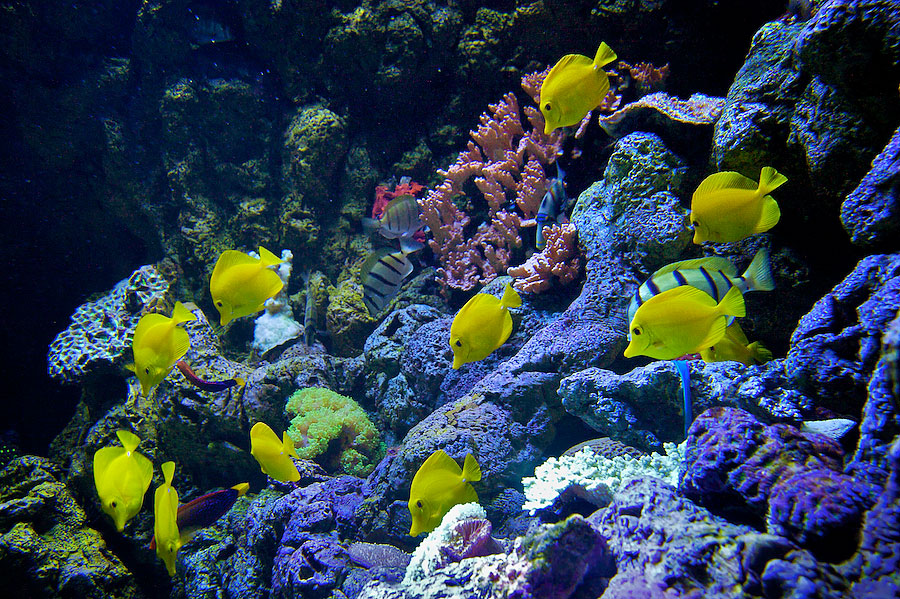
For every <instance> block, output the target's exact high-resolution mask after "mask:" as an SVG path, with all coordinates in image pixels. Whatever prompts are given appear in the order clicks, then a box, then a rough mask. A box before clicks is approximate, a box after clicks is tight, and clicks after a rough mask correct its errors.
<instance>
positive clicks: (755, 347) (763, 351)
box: [747, 341, 774, 364]
mask: <svg viewBox="0 0 900 599" xmlns="http://www.w3.org/2000/svg"><path fill="white" fill-rule="evenodd" d="M747 349H748V350H750V355H751V356H753V359H754V360H756V362H757V363H758V364H765V363H766V362H771V361H772V358H773V357H774V356H772V352H770V351H769V350H768V349H767V348H766V347H765V346H764V345H763V344H762V343H760V342H759V341H754V342H753V343H751V344H750V345H748V346H747Z"/></svg>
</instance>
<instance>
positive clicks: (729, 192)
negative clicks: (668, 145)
mask: <svg viewBox="0 0 900 599" xmlns="http://www.w3.org/2000/svg"><path fill="white" fill-rule="evenodd" d="M786 182H787V177H785V176H784V175H782V174H781V173H779V172H778V171H776V170H775V169H774V168H772V167H771V166H766V167H763V169H762V171H760V174H759V183H757V182H756V181H754V180H753V179H748V178H747V177H745V176H744V175H742V174H740V173H735V172H731V171H726V172H721V173H716V174H714V175H710V176H708V177H707V178H706V179H704V180H703V182H702V183H700V186H699V187H697V191H695V192H694V196H693V198H691V213H690V222H691V226H692V227H694V243H697V244H700V243H703V242H704V241H715V242H717V243H725V242H729V241H740V240H741V239H744V238H746V237H750V236H751V235H754V234H756V233H763V232H765V231H768V230H769V229H771V228H772V227H774V226H775V225H776V224H778V220H779V219H780V218H781V209H780V208H778V202H776V201H775V199H774V198H773V197H772V196H770V195H769V194H770V193H772V191H773V190H774V189H776V188H778V187H779V186H781V185H783V184H784V183H786Z"/></svg>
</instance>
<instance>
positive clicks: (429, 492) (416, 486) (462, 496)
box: [408, 449, 481, 537]
mask: <svg viewBox="0 0 900 599" xmlns="http://www.w3.org/2000/svg"><path fill="white" fill-rule="evenodd" d="M479 480H481V466H479V465H478V462H476V461H475V456H473V455H472V454H471V453H469V454H466V460H465V463H464V465H463V467H462V469H460V467H459V464H457V463H456V460H454V459H453V458H451V457H450V456H448V455H447V454H446V453H444V451H443V450H441V449H438V450H437V451H435V452H434V453H433V454H431V455H430V456H429V457H428V459H427V460H425V462H424V463H423V464H422V466H421V467H420V468H419V471H418V472H416V475H415V476H414V477H413V480H412V485H411V486H410V488H409V504H408V505H409V513H410V514H411V515H412V526H411V527H410V529H409V534H410V536H413V537H415V536H417V535H418V534H419V533H422V532H431V531H432V530H434V529H435V528H437V525H438V524H440V523H441V520H442V519H443V518H444V516H445V515H447V512H449V511H450V508H452V507H453V506H454V505H458V504H460V503H471V502H473V501H478V494H477V493H476V492H475V489H474V488H472V485H470V484H469V483H470V482H477V481H479Z"/></svg>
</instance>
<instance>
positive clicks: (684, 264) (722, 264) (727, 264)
mask: <svg viewBox="0 0 900 599" xmlns="http://www.w3.org/2000/svg"><path fill="white" fill-rule="evenodd" d="M701 267H703V268H705V269H707V270H714V271H715V270H721V271H722V272H724V273H725V274H726V275H728V276H729V277H733V276H736V275H737V268H735V266H734V264H732V262H731V261H730V260H728V259H726V258H722V257H720V256H707V257H705V258H694V259H692V260H682V261H681V262H673V263H671V264H666V265H665V266H663V267H662V268H660V269H659V270H657V271H656V272H655V273H653V274H652V275H650V278H651V279H652V278H653V277H656V276H658V275H664V274H666V273H669V272H673V271H675V270H694V269H698V268H701Z"/></svg>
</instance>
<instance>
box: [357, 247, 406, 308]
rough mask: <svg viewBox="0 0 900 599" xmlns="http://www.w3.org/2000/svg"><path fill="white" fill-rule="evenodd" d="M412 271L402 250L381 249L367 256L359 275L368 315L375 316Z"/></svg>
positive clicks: (395, 293)
mask: <svg viewBox="0 0 900 599" xmlns="http://www.w3.org/2000/svg"><path fill="white" fill-rule="evenodd" d="M412 270H413V265H412V262H410V260H409V258H408V257H407V256H406V253H405V252H403V250H394V249H390V248H381V249H379V250H375V251H374V252H372V253H371V254H369V257H368V258H366V261H365V262H364V263H363V265H362V269H361V270H360V273H359V278H360V281H361V282H362V286H363V302H364V303H365V304H366V308H368V309H369V314H371V315H372V316H374V315H376V314H377V313H378V312H380V311H381V310H382V308H384V307H385V306H386V305H387V303H388V302H389V301H391V298H393V297H394V296H395V295H397V292H398V291H399V290H400V286H401V285H402V284H403V281H404V279H406V277H408V276H409V273H411V272H412Z"/></svg>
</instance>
